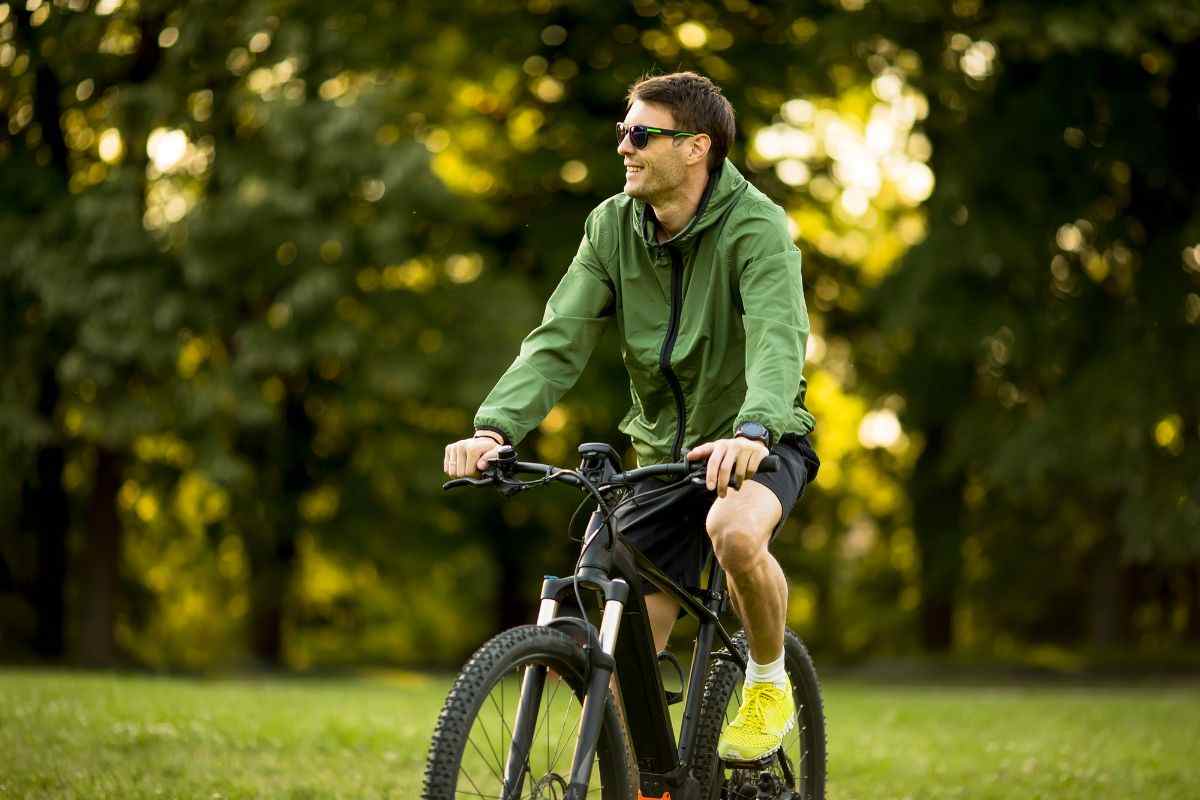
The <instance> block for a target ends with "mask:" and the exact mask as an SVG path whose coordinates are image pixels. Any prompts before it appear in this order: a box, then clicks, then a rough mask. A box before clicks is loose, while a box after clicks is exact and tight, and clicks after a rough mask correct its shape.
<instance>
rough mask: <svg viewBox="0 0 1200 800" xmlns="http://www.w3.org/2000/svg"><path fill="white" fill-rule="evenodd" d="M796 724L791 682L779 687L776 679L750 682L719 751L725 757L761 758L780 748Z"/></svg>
mask: <svg viewBox="0 0 1200 800" xmlns="http://www.w3.org/2000/svg"><path fill="white" fill-rule="evenodd" d="M795 724H796V704H795V702H794V701H793V700H792V687H791V685H789V686H788V687H787V689H780V688H779V687H778V686H776V685H775V684H773V683H755V684H751V685H749V686H747V687H746V692H745V694H744V695H743V696H742V707H741V708H740V709H738V714H737V716H736V717H734V718H733V722H731V723H729V725H728V726H727V727H726V728H725V730H724V732H723V733H722V734H721V740H720V741H719V742H718V743H717V755H719V756H720V757H721V758H722V759H724V760H726V761H758V760H760V759H763V758H765V757H767V756H769V755H771V754H772V753H774V752H775V751H776V750H778V749H779V745H780V744H782V743H783V737H784V736H786V735H787V733H788V731H790V730H791V729H792V726H793V725H795Z"/></svg>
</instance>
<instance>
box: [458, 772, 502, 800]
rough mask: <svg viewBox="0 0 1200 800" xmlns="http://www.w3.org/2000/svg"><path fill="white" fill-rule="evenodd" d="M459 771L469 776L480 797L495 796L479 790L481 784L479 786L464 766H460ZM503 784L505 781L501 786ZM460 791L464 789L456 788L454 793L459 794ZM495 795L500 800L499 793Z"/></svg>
mask: <svg viewBox="0 0 1200 800" xmlns="http://www.w3.org/2000/svg"><path fill="white" fill-rule="evenodd" d="M458 771H459V772H461V773H462V774H463V775H465V776H466V777H467V780H468V781H470V783H471V785H472V786H474V787H475V794H477V795H479V796H480V797H492V796H493V795H489V794H484V793H483V792H481V791H479V786H477V785H476V784H475V779H474V778H472V777H471V774H470V773H469V772H467V771H466V770H464V769H463V768H462V767H459V768H458ZM503 785H504V783H503V781H501V786H503ZM460 791H462V790H460V789H455V790H454V793H455V794H458V793H459V792H460ZM468 794H469V792H468ZM495 797H496V800H500V796H499V795H495Z"/></svg>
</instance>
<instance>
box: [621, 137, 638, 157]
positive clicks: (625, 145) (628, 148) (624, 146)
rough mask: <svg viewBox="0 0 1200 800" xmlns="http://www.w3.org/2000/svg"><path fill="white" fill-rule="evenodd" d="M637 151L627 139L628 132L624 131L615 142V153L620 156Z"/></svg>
mask: <svg viewBox="0 0 1200 800" xmlns="http://www.w3.org/2000/svg"><path fill="white" fill-rule="evenodd" d="M636 152H637V148H635V147H634V146H633V143H632V142H630V141H629V134H628V133H626V134H625V135H624V136H623V137H621V141H619V142H617V153H618V154H619V155H622V156H630V155H633V154H634V153H636Z"/></svg>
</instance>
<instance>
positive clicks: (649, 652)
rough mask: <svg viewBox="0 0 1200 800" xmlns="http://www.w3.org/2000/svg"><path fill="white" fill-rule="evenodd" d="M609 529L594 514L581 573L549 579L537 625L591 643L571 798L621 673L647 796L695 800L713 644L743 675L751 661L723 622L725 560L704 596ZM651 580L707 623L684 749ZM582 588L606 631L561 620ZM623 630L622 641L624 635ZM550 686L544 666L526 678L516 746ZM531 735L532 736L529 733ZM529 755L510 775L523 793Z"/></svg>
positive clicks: (690, 684)
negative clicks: (658, 640)
mask: <svg viewBox="0 0 1200 800" xmlns="http://www.w3.org/2000/svg"><path fill="white" fill-rule="evenodd" d="M610 528H611V526H608V525H604V524H603V517H602V515H601V513H600V511H598V510H597V511H595V512H593V514H592V516H591V519H590V520H589V521H588V527H587V531H586V533H585V535H584V542H585V545H584V548H585V549H584V552H583V553H582V555H581V557H580V561H579V565H578V569H577V571H576V573H575V575H574V576H573V577H570V578H553V577H547V578H546V580H545V581H544V582H543V584H542V599H541V606H540V608H539V612H538V624H539V625H548V626H550V627H556V628H562V629H573V632H574V633H576V634H577V635H581V636H582V637H583V638H585V640H586V642H587V649H588V654H589V664H590V669H591V672H590V676H589V681H588V693H587V696H586V698H585V700H584V706H583V713H582V717H581V720H580V725H579V736H578V738H577V740H576V747H575V754H574V758H573V761H572V764H571V778H570V783H569V787H568V794H567V797H568V798H572V797H578V798H583V797H584V796H585V793H586V788H587V785H588V782H589V780H590V777H591V774H590V773H591V768H592V761H593V758H594V755H595V752H596V747H597V744H598V741H599V735H600V726H601V723H602V721H603V715H604V700H605V696H606V693H607V690H608V684H609V680H610V678H611V676H612V673H613V672H614V671H615V672H616V675H617V683H618V685H619V687H620V691H621V699H622V701H623V705H624V711H625V715H626V722H627V727H628V730H629V734H630V737H631V739H632V744H633V749H634V753H635V754H636V757H637V763H638V768H639V770H640V773H641V792H642V794H643V795H645V796H647V797H660V796H662V795H663V793H664V792H666V791H670V792H671V793H672V796H673V797H677V798H685V797H690V796H693V795H695V794H696V793H698V790H699V786H698V784H696V782H695V779H694V778H693V777H692V775H691V761H692V754H693V748H694V745H695V738H696V729H697V724H698V722H699V717H700V702H701V699H702V692H701V691H700V687H701V686H702V684H703V681H704V672H705V668H706V666H707V664H708V660H709V657H710V655H712V647H713V640H714V638H716V637H720V640H721V642H722V643H723V644H724V645H725V652H723V653H721V654H720V657H722V658H727V659H729V660H731V661H733V662H734V663H736V664H737V665H738V666H739V667H741V668H742V669H745V667H746V663H745V660H744V659H743V658H742V656H741V654H740V653H739V651H738V649H737V648H736V647H735V646H734V644H733V640H732V639H731V637H730V635H729V633H728V631H726V630H725V628H724V626H723V625H722V624H721V622H720V614H721V612H722V610H723V609H724V607H725V602H726V595H725V592H724V588H725V573H724V572H723V571H722V570H721V567H720V565H719V564H718V563H717V560H716V559H715V558H713V559H711V565H710V567H709V571H708V588H707V590H706V591H704V592H703V593H702V594H701V595H700V596H699V597H698V596H697V595H696V594H693V593H692V592H690V591H687V590H686V589H684V588H682V587H680V586H679V585H678V584H676V583H675V582H674V581H672V580H671V579H670V578H668V577H667V576H666V575H664V574H663V573H662V572H661V571H660V570H659V569H658V568H657V567H655V566H654V564H652V563H651V562H650V561H649V559H647V558H646V557H645V556H644V555H642V553H641V552H640V551H638V550H637V549H636V548H633V547H631V546H629V545H628V544H626V542H625V541H624V539H622V538H621V537H620V536H619V535H617V533H616V532H614V531H612V530H611V529H610ZM643 580H644V581H649V582H650V583H652V584H654V586H656V587H657V588H658V589H659V590H660V591H662V592H664V593H666V594H667V595H669V596H671V597H673V598H674V599H675V600H677V601H678V602H679V603H680V605H681V606H682V608H683V609H684V610H685V611H686V612H687V613H688V614H690V615H692V616H694V617H696V618H697V619H698V620H699V622H700V627H699V632H698V635H697V636H696V645H695V650H694V652H693V657H692V665H691V670H690V672H689V676H688V681H687V700H686V702H685V705H684V712H683V724H682V725H681V727H680V734H679V742H678V744H677V743H676V741H675V732H674V729H673V728H672V725H671V714H670V711H669V709H668V704H667V698H666V692H665V691H664V689H663V684H662V677H661V675H660V673H659V667H658V659H657V657H656V654H655V653H654V637H653V635H652V632H651V628H650V621H649V616H648V614H647V612H646V602H645V599H644V597H643V594H642V590H641V586H642V581H643ZM576 583H578V585H579V587H580V588H581V589H587V590H592V591H595V592H599V593H600V594H601V595H602V596H603V597H604V615H603V618H602V621H601V624H600V629H599V631H597V630H596V629H595V627H594V626H592V625H591V624H590V623H588V622H586V621H584V620H581V619H579V618H578V617H573V616H559V615H558V609H559V606H560V604H561V603H562V602H563V601H564V600H567V599H570V598H573V597H574V593H575V585H576ZM618 632H620V633H622V634H624V635H620V636H618ZM544 679H545V670H544V668H543V669H542V670H541V671H540V674H538V672H536V671H535V670H534V669H529V670H527V671H526V677H525V681H524V683H523V685H522V695H521V701H520V705H519V706H518V709H517V718H516V721H515V724H514V726H513V732H514V739H515V741H517V742H519V741H523V739H524V735H531V734H532V725H533V724H534V721H535V719H536V716H537V708H538V705H539V704H540V698H541V686H542V684H543V683H544ZM526 729H528V734H525V733H524V732H525V731H526ZM524 752H527V748H522V747H520V746H517V745H514V747H513V748H512V749H511V750H510V754H509V767H508V769H507V770H506V774H505V778H506V780H505V782H506V784H507V785H508V786H509V787H510V789H511V788H516V789H517V792H516V793H518V794H519V791H520V788H519V787H520V783H521V775H520V765H521V764H522V763H523V761H522V759H523V753H524ZM689 784H693V785H692V786H689Z"/></svg>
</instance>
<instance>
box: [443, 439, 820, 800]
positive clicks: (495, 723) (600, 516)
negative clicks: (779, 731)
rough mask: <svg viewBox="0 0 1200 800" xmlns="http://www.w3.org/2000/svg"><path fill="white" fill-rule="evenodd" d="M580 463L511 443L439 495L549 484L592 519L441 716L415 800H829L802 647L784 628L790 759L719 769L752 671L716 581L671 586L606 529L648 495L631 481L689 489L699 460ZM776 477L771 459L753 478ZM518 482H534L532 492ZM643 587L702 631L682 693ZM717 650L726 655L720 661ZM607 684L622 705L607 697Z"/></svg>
mask: <svg viewBox="0 0 1200 800" xmlns="http://www.w3.org/2000/svg"><path fill="white" fill-rule="evenodd" d="M579 453H580V455H581V456H582V459H581V463H580V466H579V468H578V469H574V470H572V469H564V468H559V467H555V466H551V465H548V464H539V463H533V462H522V461H518V460H517V456H516V451H515V450H514V449H513V448H512V447H508V446H506V447H503V448H501V449H500V451H499V457H498V458H497V459H495V460H494V461H492V462H491V464H492V466H489V467H488V469H487V470H485V471H484V472H483V473H482V477H480V478H458V479H455V480H451V481H448V482H446V483H445V484H444V485H443V489H446V490H449V489H454V488H457V487H460V486H494V487H496V488H498V489H499V490H500V491H501V493H503V494H505V495H506V496H510V495H512V494H516V493H517V492H521V491H525V490H528V489H530V488H533V487H535V486H541V485H545V484H547V483H551V482H555V481H558V482H563V483H566V484H568V485H573V486H575V487H577V488H579V489H581V490H583V491H585V492H587V493H588V495H589V498H590V499H591V500H593V501H595V503H596V509H595V510H594V511H593V512H592V515H591V517H590V518H589V521H588V524H587V527H586V529H585V533H584V536H583V546H582V548H581V551H580V556H579V558H578V560H577V561H576V564H575V570H574V575H573V576H571V577H565V578H557V577H552V576H547V577H546V579H545V580H544V582H543V584H542V593H541V603H540V606H539V609H538V616H537V622H536V624H534V625H523V626H519V627H516V628H512V629H510V630H508V631H504V632H502V633H500V634H498V635H496V636H495V637H493V638H492V639H491V640H490V641H488V642H487V643H486V644H484V645H483V646H482V647H480V648H479V650H478V651H476V653H475V654H474V655H473V656H472V657H471V658H470V660H469V661H468V662H467V663H466V665H465V666H464V667H463V670H462V672H461V673H460V674H459V676H458V678H457V680H456V681H455V682H454V685H453V687H452V688H451V689H450V692H449V694H448V696H447V698H446V701H445V704H444V706H443V707H442V711H441V714H440V715H439V717H438V721H437V726H436V729H435V731H434V736H433V741H432V743H431V745H430V749H429V756H428V761H427V764H426V771H425V785H424V792H423V794H422V797H423V798H426V800H450V798H458V797H471V798H475V797H479V798H500V799H501V800H516V799H517V798H533V800H582V798H585V797H592V796H599V797H600V798H602V800H634V798H664V800H671V798H673V800H697V799H702V800H718V798H719V799H720V800H749V799H750V798H779V799H780V800H822V799H823V798H824V794H825V720H824V712H823V707H822V702H821V693H820V684H819V683H818V680H817V674H816V670H815V668H814V667H813V663H812V659H811V658H810V657H809V654H808V651H807V649H806V648H805V646H804V644H803V643H802V642H801V641H800V638H799V637H798V636H796V634H795V633H793V632H792V631H791V630H788V631H786V634H785V645H784V652H785V666H786V671H787V673H788V677H789V679H790V681H791V684H792V691H793V698H794V700H795V704H796V719H795V721H794V724H793V725H792V727H791V731H790V732H789V733H788V734H787V736H785V739H784V742H783V746H782V747H780V749H779V750H778V751H776V752H775V753H773V754H770V755H769V756H767V757H766V758H764V759H761V760H760V761H757V762H725V761H722V760H721V759H720V758H719V757H718V756H717V740H718V737H719V736H720V734H721V730H722V728H723V726H724V725H725V724H726V723H727V722H728V719H729V717H730V715H731V713H735V712H736V710H737V707H738V706H739V705H740V703H741V691H740V687H741V684H742V681H743V680H744V673H745V668H746V641H745V635H744V632H739V633H737V634H736V635H733V636H731V635H730V634H729V632H728V631H726V629H725V628H724V626H723V625H722V624H721V621H720V615H721V613H722V612H723V611H725V610H727V607H728V605H727V604H728V596H727V594H726V593H725V591H724V588H725V574H724V572H723V571H722V569H721V567H720V565H719V564H718V563H717V561H716V559H715V558H710V560H709V564H708V566H707V569H706V572H707V585H706V586H705V587H703V588H701V587H682V586H679V585H677V584H676V583H674V582H673V581H672V580H671V579H670V578H668V577H667V576H666V575H664V574H663V573H662V572H660V571H659V570H658V569H657V568H656V567H655V566H654V564H652V563H651V562H650V561H649V560H648V559H647V558H646V557H645V556H644V555H642V554H641V553H640V552H638V551H637V549H636V548H634V547H632V546H631V545H629V544H627V543H626V542H625V541H624V540H623V539H622V537H621V536H620V533H619V531H618V530H614V528H615V527H616V526H615V525H614V524H613V515H614V513H615V511H616V510H617V509H618V508H619V507H621V506H622V505H623V504H624V503H627V502H635V501H636V500H637V499H638V497H642V496H645V495H647V494H649V492H643V493H642V494H641V495H634V494H633V493H632V491H631V489H632V486H633V484H634V483H635V482H637V481H640V480H642V479H644V478H648V477H651V476H661V477H676V478H679V480H678V481H675V482H671V483H664V484H663V487H662V488H661V489H659V488H655V489H653V490H651V491H653V492H658V491H666V490H669V489H672V488H674V487H678V486H680V485H682V484H683V483H684V482H686V481H699V482H700V483H703V480H704V479H703V477H702V476H701V475H699V474H698V473H700V472H702V471H703V470H704V468H705V464H706V462H705V461H698V462H695V463H688V462H680V463H670V464H654V465H650V466H646V467H642V468H640V469H633V470H629V471H624V470H623V469H622V467H621V461H620V457H619V456H618V455H617V452H616V451H615V450H614V449H613V448H612V447H611V446H609V445H607V444H603V443H588V444H583V445H580V447H579ZM778 466H779V460H778V457H777V456H773V455H772V456H768V457H767V458H765V459H763V461H762V463H761V464H760V466H759V468H758V471H759V472H770V471H774V470H775V469H778ZM518 474H525V475H540V476H541V477H540V478H537V479H535V480H528V481H526V480H520V479H518V478H516V477H515V476H517V475H518ZM731 486H733V487H734V488H737V487H736V485H735V484H734V483H732V482H731ZM589 498H585V499H584V503H583V504H581V505H580V508H582V507H583V505H584V504H586V503H587V502H588V501H589ZM576 513H578V509H577V510H576ZM573 521H574V517H572V522H573ZM570 528H571V525H570V524H568V533H569V531H570ZM642 581H648V582H649V583H652V584H653V585H654V586H656V587H658V589H659V590H661V591H663V592H666V593H667V594H669V595H671V596H672V597H674V598H675V599H676V600H678V601H679V602H680V604H681V606H682V608H683V609H684V611H686V612H687V613H688V614H689V615H690V616H693V617H695V618H697V620H699V627H698V632H697V636H696V642H695V646H694V652H693V658H692V663H691V668H690V670H689V675H688V680H687V683H686V686H681V688H680V691H677V692H676V691H667V690H666V689H664V685H663V681H662V675H661V673H660V666H659V665H660V663H662V662H667V663H670V664H672V665H673V666H674V668H675V670H676V672H677V673H678V676H679V680H680V681H681V682H682V680H683V668H682V667H681V665H680V664H679V662H678V660H676V659H675V658H674V656H673V655H671V654H670V652H669V651H666V650H664V651H663V652H662V653H659V654H657V656H656V655H655V653H654V644H653V641H654V640H653V638H652V636H651V628H650V624H649V620H648V617H647V613H646V605H645V601H644V599H643V594H642V591H641V585H642V584H641V582H642ZM584 591H588V592H589V593H590V594H595V593H599V594H600V595H601V597H602V598H603V601H604V605H603V615H602V617H601V621H600V625H599V627H597V626H595V625H593V624H592V623H591V622H590V620H589V619H588V618H587V612H586V607H585V605H584V603H583V602H582V596H583V592H584ZM568 599H574V600H575V602H576V604H577V605H578V609H579V613H580V614H581V616H573V615H570V614H563V613H560V606H561V605H562V603H563V602H564V601H566V600H568ZM714 638H717V639H719V640H720V643H721V644H722V645H723V647H722V648H721V649H720V650H716V651H715V652H714V651H713V644H714ZM614 675H615V682H616V684H617V686H618V687H619V696H620V698H621V700H622V701H623V702H618V701H617V700H616V698H615V697H614V695H613V693H612V692H611V691H610V682H611V681H612V679H613V676H614ZM697 687H699V688H700V690H699V691H695V689H696V688H697ZM684 689H686V690H687V691H686V703H685V705H684V709H683V715H682V720H681V724H680V730H679V738H678V743H677V742H676V739H675V731H674V728H673V725H672V721H671V715H670V710H669V706H670V705H674V704H676V703H680V702H683V698H684ZM510 710H511V711H512V716H511V722H510V718H509V711H510ZM477 731H478V735H476V732H477ZM543 734H544V736H543ZM552 734H554V736H555V737H556V738H555V739H554V741H553V742H552V741H551V737H552ZM543 738H544V744H543ZM572 739H573V740H574V741H573V742H572V741H571V740H572ZM568 750H570V751H571V756H570V760H569V762H568V761H566V760H565V757H566V755H567V751H568ZM593 773H595V775H594V776H593ZM597 782H598V784H599V785H598V786H597V785H595V784H596V783H597Z"/></svg>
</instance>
